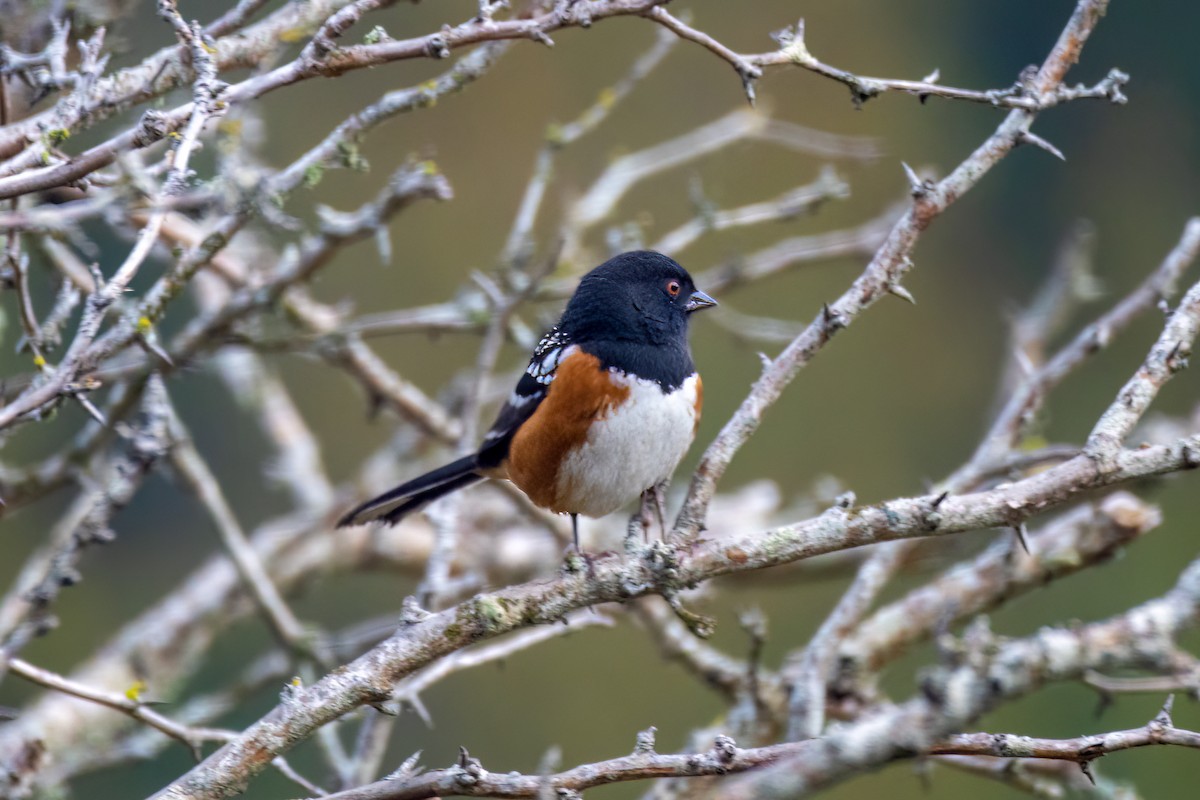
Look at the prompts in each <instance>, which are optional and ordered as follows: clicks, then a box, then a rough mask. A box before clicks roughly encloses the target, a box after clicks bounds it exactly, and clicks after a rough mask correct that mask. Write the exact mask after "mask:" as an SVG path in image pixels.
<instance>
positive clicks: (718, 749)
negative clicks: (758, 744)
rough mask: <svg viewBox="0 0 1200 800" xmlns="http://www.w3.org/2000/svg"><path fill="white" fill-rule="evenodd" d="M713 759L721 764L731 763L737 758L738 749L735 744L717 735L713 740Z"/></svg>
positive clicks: (725, 737)
mask: <svg viewBox="0 0 1200 800" xmlns="http://www.w3.org/2000/svg"><path fill="white" fill-rule="evenodd" d="M712 752H713V757H714V758H716V759H717V761H719V762H721V763H722V764H729V763H732V762H733V760H734V759H735V758H737V754H738V748H737V742H735V741H734V740H733V739H732V738H731V737H729V736H726V735H725V734H723V733H722V734H718V735H717V737H716V738H715V739H713V749H712Z"/></svg>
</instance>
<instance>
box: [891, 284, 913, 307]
mask: <svg viewBox="0 0 1200 800" xmlns="http://www.w3.org/2000/svg"><path fill="white" fill-rule="evenodd" d="M888 294H892V295H895V296H896V297H899V298H900V299H901V300H904V301H906V302H908V303H911V304H912V305H914V306H915V305H916V304H917V298H915V297H913V296H912V293H911V292H909V291H908V289H905V288H904V287H903V286H901V285H900V284H898V283H893V284H892V285H891V286H889V287H888Z"/></svg>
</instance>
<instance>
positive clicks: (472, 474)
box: [337, 455, 483, 528]
mask: <svg viewBox="0 0 1200 800" xmlns="http://www.w3.org/2000/svg"><path fill="white" fill-rule="evenodd" d="M476 467H477V465H476V463H475V456H473V455H471V456H467V457H466V458H460V459H459V460H458V461H452V462H451V463H449V464H447V465H446V466H444V467H439V468H438V469H435V470H433V471H432V472H426V473H425V474H424V475H422V476H420V477H419V478H413V479H412V480H411V481H408V482H407V483H402V484H400V485H399V486H397V487H396V488H395V489H392V490H391V491H387V492H384V493H383V494H381V495H379V496H378V497H375V498H372V499H370V500H368V501H367V502H365V503H363V504H362V505H360V506H358V507H357V508H355V509H354V510H352V511H351V512H350V513H348V514H346V516H344V517H342V518H341V519H339V520H338V524H337V526H338V527H339V528H344V527H346V526H347V525H362V524H363V523H365V522H372V521H374V520H379V521H380V522H386V523H387V524H388V525H395V524H396V523H397V522H399V521H400V520H401V519H403V518H404V517H406V516H407V515H409V514H411V513H413V512H414V511H417V510H419V509H421V508H424V507H425V506H426V505H428V504H429V503H432V502H433V501H434V500H437V499H438V498H439V497H442V496H443V495H447V494H450V493H451V492H453V491H455V490H457V489H461V488H463V487H464V486H470V485H471V484H472V483H475V482H476V481H481V480H483V476H482V475H480V474H479V473H478V472H476V471H475V470H476Z"/></svg>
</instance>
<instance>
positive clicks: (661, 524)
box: [641, 480, 667, 540]
mask: <svg viewBox="0 0 1200 800" xmlns="http://www.w3.org/2000/svg"><path fill="white" fill-rule="evenodd" d="M666 486H667V482H666V481H665V480H664V481H659V482H658V483H656V484H654V485H653V486H651V487H650V488H649V489H647V490H646V491H644V492H642V511H641V518H642V539H643V540H649V538H650V514H651V511H652V510H653V514H654V516H655V517H657V518H658V530H659V534H660V536H661V537H662V538H663V539H665V538H667V499H666Z"/></svg>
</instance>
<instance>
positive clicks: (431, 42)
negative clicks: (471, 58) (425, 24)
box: [425, 33, 450, 59]
mask: <svg viewBox="0 0 1200 800" xmlns="http://www.w3.org/2000/svg"><path fill="white" fill-rule="evenodd" d="M425 54H426V55H428V56H429V57H430V58H439V59H441V58H449V57H450V46H449V45H448V44H447V43H446V37H445V36H443V35H442V34H440V33H431V34H429V36H428V37H427V38H426V39H425Z"/></svg>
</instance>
